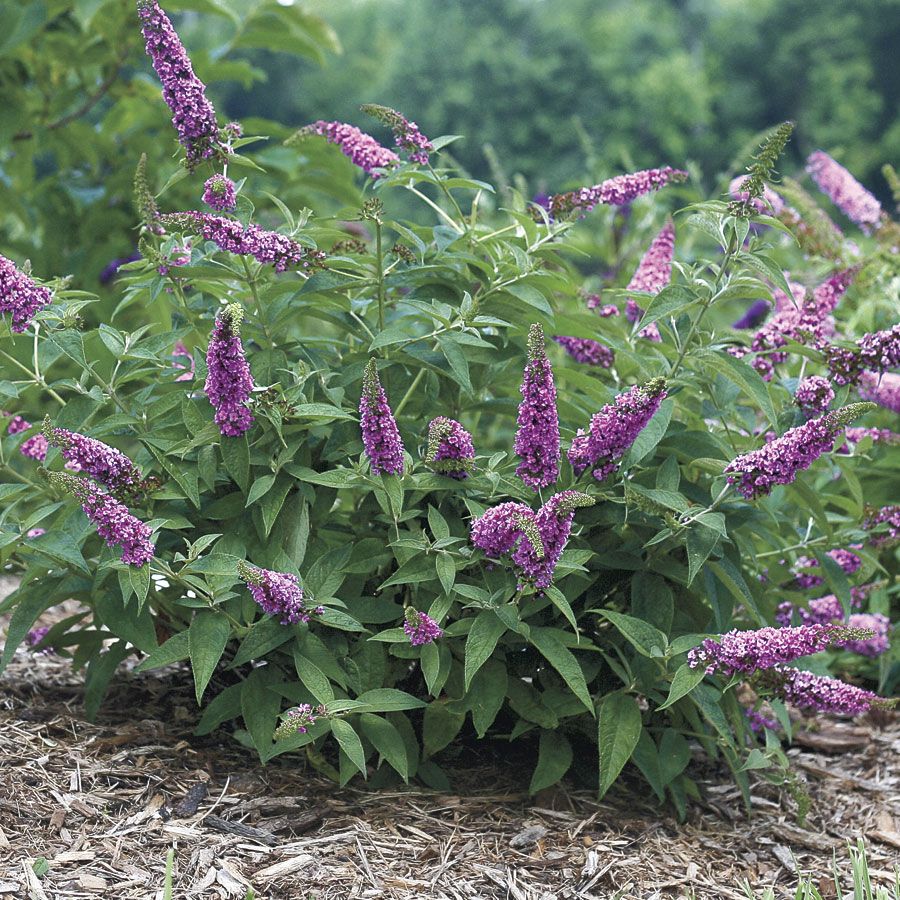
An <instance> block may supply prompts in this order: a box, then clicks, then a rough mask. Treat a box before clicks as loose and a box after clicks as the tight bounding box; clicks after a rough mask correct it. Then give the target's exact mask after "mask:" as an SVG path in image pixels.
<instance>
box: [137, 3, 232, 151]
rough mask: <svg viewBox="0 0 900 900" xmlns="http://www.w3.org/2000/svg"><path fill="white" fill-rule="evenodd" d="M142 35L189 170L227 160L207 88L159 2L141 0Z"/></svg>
mask: <svg viewBox="0 0 900 900" xmlns="http://www.w3.org/2000/svg"><path fill="white" fill-rule="evenodd" d="M137 7H138V16H139V17H140V20H141V32H142V33H143V35H144V40H145V42H146V48H147V55H148V56H149V57H150V60H151V61H152V63H153V68H154V69H156V74H157V75H158V76H159V80H160V82H161V83H162V93H163V99H164V100H165V101H166V103H167V104H168V106H169V109H171V110H172V124H173V125H174V126H175V130H176V131H177V132H178V140H179V141H180V142H181V145H182V146H183V147H184V149H185V157H186V162H187V166H188V168H189V169H194V168H195V167H196V166H197V164H198V163H200V162H202V161H203V160H205V159H210V158H212V157H224V156H225V155H226V152H227V151H226V150H225V148H224V147H223V146H222V144H221V142H220V140H219V125H218V123H217V121H216V111H215V109H213V105H212V103H210V102H209V100H208V99H207V97H206V85H204V84H203V82H202V81H201V80H200V79H199V78H198V77H197V76H196V75H195V74H194V69H193V67H192V66H191V60H190V57H189V56H188V55H187V51H186V50H185V49H184V46H183V45H182V43H181V40H180V39H179V37H178V34H177V33H176V32H175V29H174V28H173V27H172V23H171V21H169V17H168V16H167V15H166V14H165V12H163V10H162V9H161V8H160V6H159V3H157V2H156V0H138V4H137Z"/></svg>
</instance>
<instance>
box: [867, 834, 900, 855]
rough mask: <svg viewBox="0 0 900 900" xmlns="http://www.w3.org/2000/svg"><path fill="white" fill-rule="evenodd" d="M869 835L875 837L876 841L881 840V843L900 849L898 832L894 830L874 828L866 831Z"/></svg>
mask: <svg viewBox="0 0 900 900" xmlns="http://www.w3.org/2000/svg"><path fill="white" fill-rule="evenodd" d="M867 834H868V835H869V837H871V838H875V840H876V841H881V843H882V844H888V845H890V846H891V847H896V848H897V849H898V850H900V833H898V832H896V831H881V830H880V829H875V830H874V831H869V832H867Z"/></svg>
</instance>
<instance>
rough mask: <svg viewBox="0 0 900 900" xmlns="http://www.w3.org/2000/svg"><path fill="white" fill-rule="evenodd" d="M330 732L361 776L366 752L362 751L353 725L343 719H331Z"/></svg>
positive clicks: (364, 774) (364, 768)
mask: <svg viewBox="0 0 900 900" xmlns="http://www.w3.org/2000/svg"><path fill="white" fill-rule="evenodd" d="M330 723H331V733H332V734H333V735H334V737H335V740H336V741H337V742H338V744H340V747H341V750H343V751H344V753H346V754H347V758H348V759H349V760H350V762H351V763H353V765H354V766H355V767H356V768H357V769H358V770H359V773H360V774H361V775H362V777H363V778H366V777H367V773H366V754H365V752H364V751H363V745H362V741H360V739H359V735H358V734H357V733H356V731H354V729H353V726H352V725H351V724H350V723H349V722H346V721H345V720H344V719H331V720H330Z"/></svg>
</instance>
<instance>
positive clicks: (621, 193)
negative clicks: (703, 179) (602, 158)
mask: <svg viewBox="0 0 900 900" xmlns="http://www.w3.org/2000/svg"><path fill="white" fill-rule="evenodd" d="M686 178H687V172H684V171H682V170H681V169H673V168H672V167H671V166H664V167H663V168H661V169H643V170H641V171H640V172H634V173H632V174H629V175H617V176H616V177H615V178H608V179H607V180H606V181H603V182H601V183H600V184H595V185H594V186H593V187H584V188H579V189H578V190H576V191H568V192H567V193H565V194H554V195H553V196H552V197H551V198H550V215H551V217H553V218H554V219H558V218H561V217H563V216H567V215H570V214H571V213H573V212H574V211H576V210H578V211H579V212H582V213H587V212H590V211H591V210H592V209H593V208H594V207H595V206H596V205H597V204H598V203H606V204H609V205H610V206H624V205H625V204H626V203H630V202H631V201H632V200H635V199H637V198H638V197H642V196H643V195H644V194H649V193H650V191H658V190H659V189H660V188H661V187H664V186H665V185H667V184H668V183H669V182H678V181H684V180H685V179H686Z"/></svg>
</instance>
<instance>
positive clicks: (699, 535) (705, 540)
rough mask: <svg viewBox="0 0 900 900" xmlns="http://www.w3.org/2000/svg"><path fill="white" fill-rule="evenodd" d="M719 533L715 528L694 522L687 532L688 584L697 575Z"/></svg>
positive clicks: (717, 541)
mask: <svg viewBox="0 0 900 900" xmlns="http://www.w3.org/2000/svg"><path fill="white" fill-rule="evenodd" d="M720 537H721V535H720V534H719V532H718V531H717V530H716V529H715V528H710V527H709V526H708V525H704V524H703V523H702V522H694V523H693V524H692V525H691V526H690V528H689V529H688V533H687V557H688V585H690V584H691V582H692V581H693V580H694V579H695V578H696V577H697V573H698V572H699V571H700V570H701V569H702V568H703V564H704V563H705V562H706V560H707V559H708V558H709V554H710V553H712V551H713V549H714V548H715V546H716V544H718V543H719V538H720Z"/></svg>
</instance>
